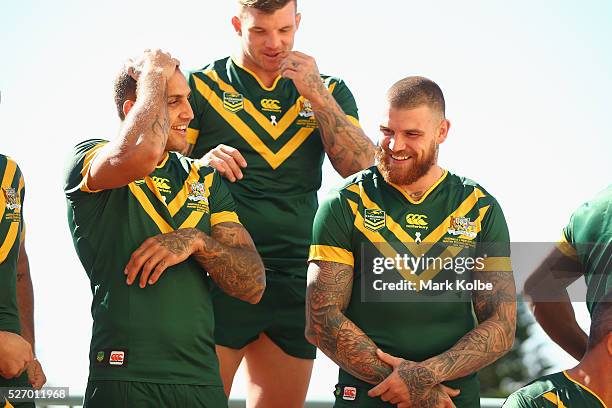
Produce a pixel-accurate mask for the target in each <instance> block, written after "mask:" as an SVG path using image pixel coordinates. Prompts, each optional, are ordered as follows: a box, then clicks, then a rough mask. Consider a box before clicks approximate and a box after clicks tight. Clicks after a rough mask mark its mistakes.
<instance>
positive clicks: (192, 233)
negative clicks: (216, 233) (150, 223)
mask: <svg viewBox="0 0 612 408" xmlns="http://www.w3.org/2000/svg"><path fill="white" fill-rule="evenodd" d="M199 234H200V232H199V231H198V230H197V229H195V228H185V229H178V230H175V231H173V232H171V233H169V234H162V235H157V236H156V237H155V239H156V240H157V242H159V244H160V245H161V246H162V247H164V248H166V249H167V250H168V251H170V252H172V253H173V254H175V255H182V254H185V253H187V252H189V251H190V250H191V244H192V242H193V241H194V240H195V239H196V238H198V236H199Z"/></svg>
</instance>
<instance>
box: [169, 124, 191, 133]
mask: <svg viewBox="0 0 612 408" xmlns="http://www.w3.org/2000/svg"><path fill="white" fill-rule="evenodd" d="M170 129H172V130H174V131H175V132H180V133H186V132H187V125H177V126H172V127H171V128H170Z"/></svg>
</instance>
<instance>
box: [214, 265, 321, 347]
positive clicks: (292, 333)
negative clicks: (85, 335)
mask: <svg viewBox="0 0 612 408" xmlns="http://www.w3.org/2000/svg"><path fill="white" fill-rule="evenodd" d="M305 298H306V279H305V278H299V277H295V276H291V275H284V274H283V275H281V274H279V273H275V272H268V271H266V291H265V292H264V295H263V297H262V299H261V301H260V302H259V303H257V304H256V305H252V304H250V303H247V302H243V301H241V300H238V299H236V298H233V297H231V296H228V295H226V294H225V293H224V292H222V291H221V289H219V288H218V287H217V286H213V289H212V299H213V305H214V310H215V341H216V343H217V344H219V345H221V346H225V347H230V348H233V349H241V348H243V347H244V346H246V345H247V344H249V343H251V342H253V341H255V340H257V338H258V337H259V334H260V333H265V334H266V335H267V336H268V337H269V338H270V340H272V341H273V342H274V343H275V344H276V345H277V346H279V347H280V348H281V349H282V350H283V351H284V352H285V353H287V354H289V355H290V356H293V357H297V358H303V359H314V358H315V357H316V347H315V346H313V345H312V344H310V343H309V342H308V341H307V340H306V337H304V328H305V326H306V310H305Z"/></svg>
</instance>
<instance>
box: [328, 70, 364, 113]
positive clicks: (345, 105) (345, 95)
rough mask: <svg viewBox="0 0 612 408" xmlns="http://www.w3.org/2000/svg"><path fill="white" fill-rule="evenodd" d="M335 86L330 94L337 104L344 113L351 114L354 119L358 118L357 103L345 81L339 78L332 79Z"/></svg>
mask: <svg viewBox="0 0 612 408" xmlns="http://www.w3.org/2000/svg"><path fill="white" fill-rule="evenodd" d="M334 83H335V86H334V89H333V92H332V96H333V97H334V99H336V102H338V105H340V107H341V108H342V110H343V111H344V113H345V114H347V115H348V116H351V117H352V118H354V119H355V120H356V121H358V120H359V113H358V112H357V111H358V109H357V103H356V102H355V98H354V97H353V93H352V92H351V90H350V89H349V88H348V86H346V83H345V82H344V81H343V80H341V79H335V80H334Z"/></svg>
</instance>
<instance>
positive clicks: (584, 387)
mask: <svg viewBox="0 0 612 408" xmlns="http://www.w3.org/2000/svg"><path fill="white" fill-rule="evenodd" d="M563 375H564V376H565V377H567V379H568V380H570V381H571V382H573V383H575V384H576V385H578V386H579V387H580V388H582V389H584V390H586V391H588V392H589V394H591V395H593V396H594V397H595V398H597V399H598V400H599V402H601V405H602V406H603V407H604V408H606V407H607V405H606V404H605V403H604V402H603V400H602V399H601V398H599V395H597V394H595V392H594V391H593V390H591V389H590V388H589V387H587V386H586V385H584V384H582V383H580V382H578V381H576V380H574V379H573V378H572V377H570V375H569V373H568V372H567V370H564V371H563Z"/></svg>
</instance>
